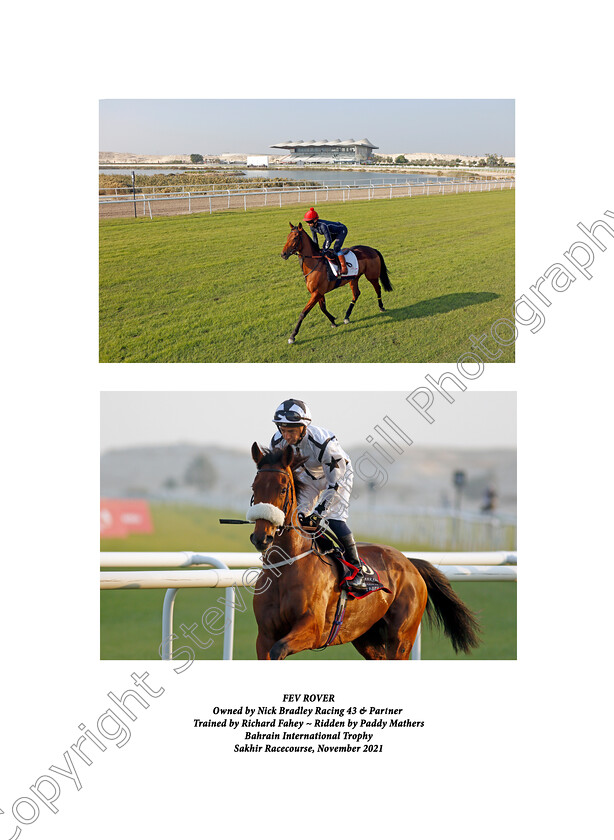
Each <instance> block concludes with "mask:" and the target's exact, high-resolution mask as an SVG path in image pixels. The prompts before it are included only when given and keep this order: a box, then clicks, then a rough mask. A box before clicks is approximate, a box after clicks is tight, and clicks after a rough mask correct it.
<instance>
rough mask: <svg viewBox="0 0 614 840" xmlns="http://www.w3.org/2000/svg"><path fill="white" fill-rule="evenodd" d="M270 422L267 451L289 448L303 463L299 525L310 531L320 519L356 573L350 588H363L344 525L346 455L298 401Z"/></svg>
mask: <svg viewBox="0 0 614 840" xmlns="http://www.w3.org/2000/svg"><path fill="white" fill-rule="evenodd" d="M273 422H274V423H275V425H276V426H277V429H278V431H277V432H276V433H275V434H274V435H273V437H272V439H271V447H272V448H275V447H285V446H290V447H291V448H292V449H293V451H294V452H296V453H297V454H298V455H299V456H301V457H303V458H306V459H307V460H306V461H305V463H304V464H303V466H302V467H300V469H299V473H300V477H301V480H303V481H304V482H305V485H306V486H305V489H304V490H303V491H301V492H300V493H299V497H298V499H297V504H298V514H299V519H300V521H301V522H302V523H303V524H308V525H309V526H312V527H317V524H318V522H319V520H320V519H324V518H325V519H326V520H327V521H328V526H329V528H330V529H331V531H332V532H333V533H334V534H335V536H336V537H337V539H338V540H339V542H340V543H341V545H342V546H343V548H344V551H345V556H346V559H347V560H348V562H350V563H351V564H352V565H353V566H356V568H357V569H358V572H357V573H356V575H355V577H354V578H353V579H352V581H351V584H352V586H353V587H355V588H357V589H364V588H366V583H365V579H364V577H363V574H362V562H361V560H360V558H359V557H358V553H357V551H356V543H355V542H354V537H353V535H352V532H351V531H350V529H349V528H348V526H347V522H346V520H347V517H348V507H349V501H350V493H351V492H352V482H353V479H354V473H353V471H352V464H351V461H350V459H349V457H348V455H347V453H346V452H344V450H343V449H342V447H341V445H340V444H339V441H338V440H337V438H336V437H335V435H334V434H333V433H332V432H330V431H328V429H322V428H320V427H319V426H314V425H312V423H311V412H310V411H309V409H308V408H307V406H306V405H305V403H304V402H303V401H302V400H295V399H288V400H284V402H283V403H282V404H281V405H280V406H278V407H277V409H276V411H275V415H274V417H273ZM316 503H317V504H316Z"/></svg>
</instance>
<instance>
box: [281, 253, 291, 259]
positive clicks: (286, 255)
mask: <svg viewBox="0 0 614 840" xmlns="http://www.w3.org/2000/svg"><path fill="white" fill-rule="evenodd" d="M279 256H280V257H281V258H282V260H287V259H288V257H289V256H290V254H284V253H281V254H280V255H279Z"/></svg>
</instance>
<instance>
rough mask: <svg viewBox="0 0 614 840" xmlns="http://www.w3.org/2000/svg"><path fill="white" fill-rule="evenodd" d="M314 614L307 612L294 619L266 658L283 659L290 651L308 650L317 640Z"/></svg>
mask: <svg viewBox="0 0 614 840" xmlns="http://www.w3.org/2000/svg"><path fill="white" fill-rule="evenodd" d="M319 635H320V634H319V633H318V632H317V628H316V621H315V616H314V615H313V613H311V612H307V613H305V614H304V615H302V616H301V617H300V618H299V619H297V620H296V622H295V623H294V625H293V626H292V630H290V632H289V633H286V635H285V636H284V637H283V638H282V639H279V640H278V641H277V642H275V644H274V645H273V647H272V648H271V650H270V651H269V654H268V656H267V657H266V658H267V659H285V658H286V657H287V656H290V654H292V653H299V652H300V651H301V650H310V649H311V648H312V647H313V646H314V645H315V644H316V643H317V641H318V638H319Z"/></svg>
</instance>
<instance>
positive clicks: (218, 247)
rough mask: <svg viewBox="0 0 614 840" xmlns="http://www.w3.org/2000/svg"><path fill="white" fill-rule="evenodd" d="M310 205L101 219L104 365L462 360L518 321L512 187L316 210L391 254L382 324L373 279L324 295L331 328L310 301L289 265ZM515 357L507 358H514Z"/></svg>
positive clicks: (357, 240)
mask: <svg viewBox="0 0 614 840" xmlns="http://www.w3.org/2000/svg"><path fill="white" fill-rule="evenodd" d="M305 209H306V208H305V207H303V206H302V205H301V206H297V207H296V208H283V209H273V208H262V209H252V210H248V211H247V212H243V211H228V212H223V213H217V214H215V213H214V214H212V215H209V214H207V213H205V214H197V215H192V216H173V217H169V218H154V219H153V220H150V219H148V218H146V219H142V218H141V219H118V220H103V221H101V223H100V361H102V362H422V363H424V362H456V360H457V359H458V358H459V357H460V356H461V355H462V354H463V353H465V352H468V351H469V350H470V349H471V345H470V343H469V336H470V335H472V334H473V335H476V336H478V337H479V336H480V335H481V334H482V333H484V332H486V333H488V334H489V339H488V342H487V344H486V346H487V347H489V348H495V347H496V345H494V342H493V340H492V339H491V338H490V328H491V326H492V324H493V323H494V322H495V321H496V320H497V319H499V318H510V317H511V313H512V306H513V302H514V191H510V190H508V191H502V192H492V193H484V194H465V195H452V196H436V197H417V198H411V199H409V198H398V199H391V200H377V201H371V202H369V201H356V202H351V203H346V204H332V203H331V204H323V205H319V207H318V209H319V211H320V212H321V213H322V214H323V215H324V216H325V217H326V218H329V219H335V220H337V219H339V220H343V222H344V223H346V224H347V225H348V227H349V231H350V233H349V237H348V240H347V242H346V244H347V245H348V246H350V247H351V246H352V245H359V244H362V245H370V246H372V247H374V248H377V249H378V250H379V251H381V253H382V254H383V256H384V258H385V260H386V264H387V266H388V271H389V274H390V277H391V280H392V285H393V291H392V292H391V293H389V294H388V293H384V305H385V306H386V309H387V312H386V313H385V314H379V313H378V310H377V303H376V298H375V293H374V291H373V288H372V287H371V284H370V283H369V282H368V281H366V280H365V279H364V278H363V279H362V280H361V281H360V288H361V291H362V292H363V294H362V295H361V297H360V300H359V301H358V303H357V304H356V307H355V309H354V312H353V314H352V322H351V323H350V324H349V325H343V324H342V323H341V322H342V319H343V315H344V313H345V310H346V308H347V306H348V304H349V302H350V299H351V293H350V291H349V288H348V287H347V286H344V287H342V288H340V289H337V290H335V291H333V292H331V293H330V295H328V296H327V306H328V308H329V309H330V310H331V312H332V313H333V314H334V315H335V316H336V317H337V318H338V320H339V322H340V326H339V327H338V328H337V329H333V328H332V327H331V325H330V324H329V322H328V320H327V319H326V318H325V317H324V315H323V314H322V313H321V312H320V310H319V308H317V307H316V308H315V309H314V310H313V311H312V312H310V314H309V315H308V316H307V318H306V319H305V321H304V322H303V325H302V327H301V331H300V333H299V335H298V338H297V341H296V344H294V345H288V343H287V339H288V336H289V335H290V333H291V331H292V329H293V328H294V326H295V324H296V322H297V319H298V316H299V314H300V312H301V310H302V308H303V306H304V305H305V304H306V303H307V300H308V292H307V290H306V287H305V283H304V280H303V278H302V274H301V271H300V268H299V265H298V259H297V258H296V257H291V258H290V259H289V260H288V261H287V262H285V261H283V260H281V259H280V257H279V254H280V253H281V250H282V247H283V245H284V243H285V240H286V237H287V234H288V232H289V225H288V222H289V221H292V222H293V223H294V224H296V223H297V222H298V221H299V219H300V218H302V216H303V213H304V211H305ZM513 360H514V354H513V348H504V351H503V354H502V356H501V357H500V358H499V361H503V362H512V361H513Z"/></svg>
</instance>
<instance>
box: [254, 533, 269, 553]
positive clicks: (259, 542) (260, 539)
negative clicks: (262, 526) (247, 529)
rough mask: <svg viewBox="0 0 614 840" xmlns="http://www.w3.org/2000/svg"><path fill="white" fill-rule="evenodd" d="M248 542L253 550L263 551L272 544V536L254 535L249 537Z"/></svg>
mask: <svg viewBox="0 0 614 840" xmlns="http://www.w3.org/2000/svg"><path fill="white" fill-rule="evenodd" d="M249 540H250V542H251V544H252V545H253V546H254V548H257V549H258V551H265V550H266V549H267V548H268V547H269V546H270V545H271V543H272V542H273V535H272V534H263V535H262V536H256V534H255V533H254V534H251V535H250V538H249Z"/></svg>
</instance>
